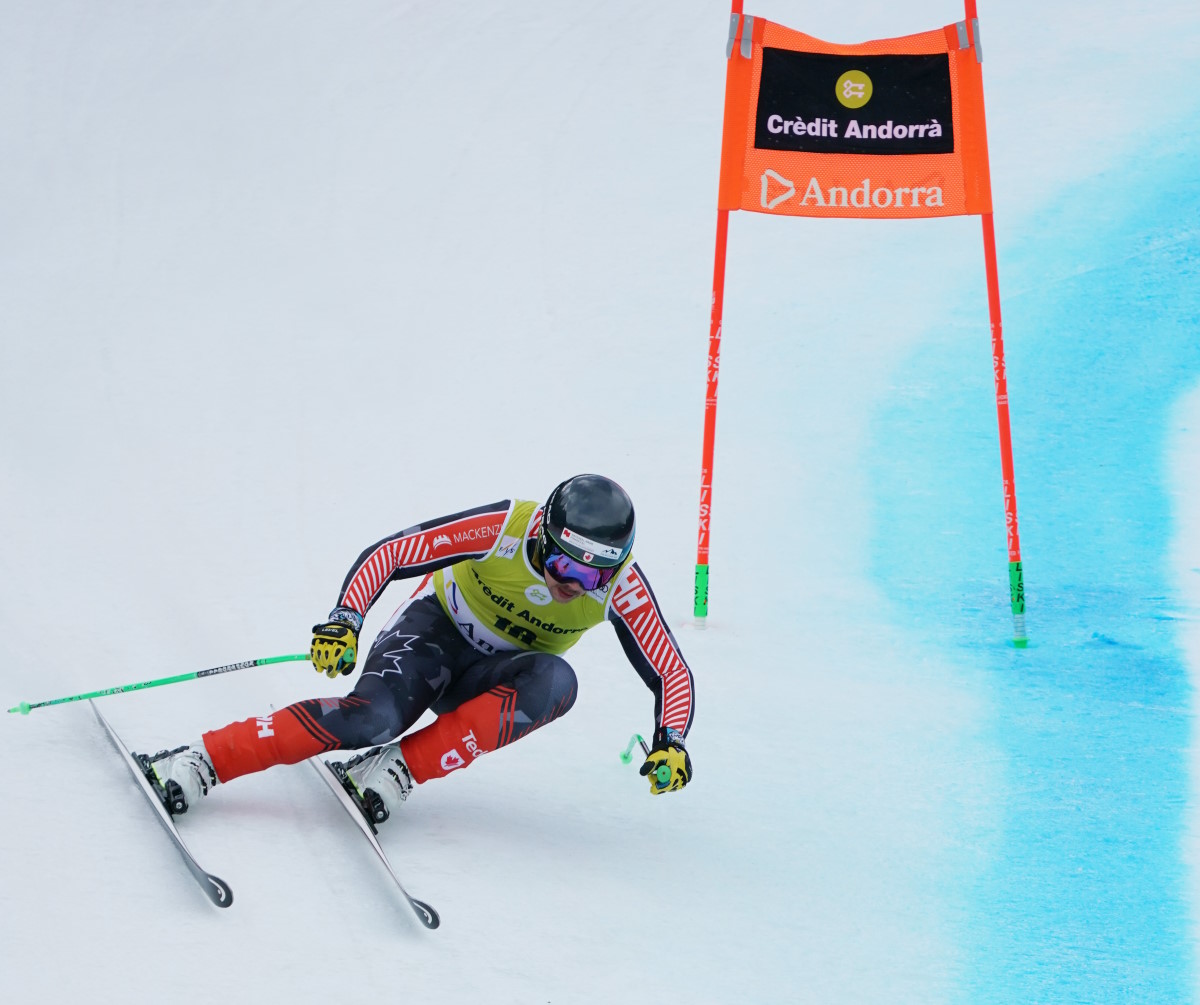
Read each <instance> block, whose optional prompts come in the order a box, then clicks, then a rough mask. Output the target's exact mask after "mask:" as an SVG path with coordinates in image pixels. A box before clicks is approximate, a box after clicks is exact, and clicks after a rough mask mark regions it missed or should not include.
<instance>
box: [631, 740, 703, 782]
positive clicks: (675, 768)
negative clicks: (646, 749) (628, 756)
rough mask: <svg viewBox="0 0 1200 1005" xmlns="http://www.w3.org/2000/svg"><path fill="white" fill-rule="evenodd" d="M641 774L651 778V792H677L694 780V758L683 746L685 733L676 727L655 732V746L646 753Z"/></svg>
mask: <svg viewBox="0 0 1200 1005" xmlns="http://www.w3.org/2000/svg"><path fill="white" fill-rule="evenodd" d="M640 774H641V775H643V776H648V777H649V779H650V794H651V795H653V796H657V795H659V794H660V793H663V792H675V791H677V790H679V789H682V788H683V787H684V786H685V785H687V783H688V782H690V781H691V780H692V759H691V758H690V757H688V752H687V751H686V750H685V749H684V746H683V734H682V733H680V732H679V731H678V730H675V729H660V730H659V731H658V732H657V733H655V734H654V746H653V748H651V750H650V753H649V754H647V755H646V762H645V763H644V764H643V765H642V769H641V771H640Z"/></svg>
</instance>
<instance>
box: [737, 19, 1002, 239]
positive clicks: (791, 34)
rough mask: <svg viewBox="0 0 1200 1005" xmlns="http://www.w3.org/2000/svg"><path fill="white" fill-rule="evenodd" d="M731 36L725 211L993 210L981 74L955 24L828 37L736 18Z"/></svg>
mask: <svg viewBox="0 0 1200 1005" xmlns="http://www.w3.org/2000/svg"><path fill="white" fill-rule="evenodd" d="M747 29H748V30H749V35H748V37H746V38H743V37H742V35H743V33H745V32H747ZM731 42H732V45H731V51H730V58H729V67H728V76H727V79H726V87H725V132H724V137H723V139H722V145H721V188H720V194H719V201H718V208H719V209H724V210H737V209H744V210H752V211H754V212H758V213H777V214H783V215H788V216H836V217H871V218H880V217H883V218H896V217H921V216H961V215H964V214H981V213H990V212H991V209H992V205H991V203H992V197H991V181H990V178H989V175H988V157H987V133H986V128H985V125H984V115H983V78H982V74H981V72H980V65H979V62H978V59H977V50H976V48H975V47H973V46H969V45H968V44H967V38H966V36H965V35H964V33H963V26H962V25H947V26H946V27H945V28H940V29H938V30H936V31H927V32H923V33H922V34H919V35H907V36H905V37H903V38H891V39H881V40H878V41H874V42H864V43H862V44H858V45H834V44H831V43H829V42H823V41H821V40H820V39H817V38H813V37H812V36H811V35H805V34H803V33H802V32H799V31H793V30H792V29H790V28H784V27H783V26H781V25H778V24H773V23H772V22H770V21H766V20H763V19H762V18H744V19H739V23H738V25H737V29H736V34H735V37H734V38H732V39H731Z"/></svg>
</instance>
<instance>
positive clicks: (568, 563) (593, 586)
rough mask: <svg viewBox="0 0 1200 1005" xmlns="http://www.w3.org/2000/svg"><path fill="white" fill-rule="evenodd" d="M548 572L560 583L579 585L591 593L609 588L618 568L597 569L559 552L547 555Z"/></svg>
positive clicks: (555, 551)
mask: <svg viewBox="0 0 1200 1005" xmlns="http://www.w3.org/2000/svg"><path fill="white" fill-rule="evenodd" d="M545 565H546V571H547V572H549V573H550V575H551V576H553V577H554V578H555V579H557V580H558V581H559V582H560V583H568V582H574V583H578V584H579V585H580V586H582V587H583V588H584V589H585V590H587V591H588V592H589V593H590V592H591V591H592V590H598V589H600V587H602V586H607V585H608V584H609V583H610V582H611V581H612V578H613V576H615V575H616V574H617V568H618V567H617V566H615V565H614V566H612V567H611V568H608V569H597V568H596V567H595V566H594V565H584V564H583V562H581V561H579V559H577V558H572V557H571V556H570V555H568V554H565V553H564V552H561V551H558V550H552V551H550V552H548V553H547V555H546V559H545Z"/></svg>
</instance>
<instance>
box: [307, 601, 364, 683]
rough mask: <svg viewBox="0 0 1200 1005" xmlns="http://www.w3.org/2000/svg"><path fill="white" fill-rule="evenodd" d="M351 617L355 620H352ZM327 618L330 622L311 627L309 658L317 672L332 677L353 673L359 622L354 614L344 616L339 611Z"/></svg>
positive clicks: (356, 656)
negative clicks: (311, 636)
mask: <svg viewBox="0 0 1200 1005" xmlns="http://www.w3.org/2000/svg"><path fill="white" fill-rule="evenodd" d="M351 615H353V616H354V618H355V619H356V620H353V621H352V620H351ZM329 617H330V620H329V621H324V622H322V623H321V624H319V625H313V630H312V631H313V638H312V647H311V648H310V649H309V656H310V657H311V658H312V664H313V666H314V667H315V668H316V670H317V673H323V674H325V676H326V677H331V678H332V677H337V676H338V675H339V674H349V673H353V672H354V663H355V661H356V660H357V659H358V630H359V629H360V628H361V627H362V619H361V618H360V617H358V614H357V612H356V611H346V612H345V613H343V612H342V611H340V610H335V611H334V612H333V613H332V614H330V615H329Z"/></svg>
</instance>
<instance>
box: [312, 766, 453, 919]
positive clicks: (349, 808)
mask: <svg viewBox="0 0 1200 1005" xmlns="http://www.w3.org/2000/svg"><path fill="white" fill-rule="evenodd" d="M308 763H309V764H311V765H312V769H313V771H315V772H316V773H317V774H318V775H320V776H321V779H322V781H324V782H325V784H326V785H328V786H329V790H330V791H331V792H332V793H333V794H334V795H335V796H337V798H338V802H340V803H341V804H342V808H343V809H344V810H345V811H346V812H347V813H349V814H350V816H351V818H352V819H353V820H354V822H355V823H356V824H358V828H359V830H361V831H362V832H363V836H364V837H365V838H366V839H367V840H368V841H369V842H370V843H371V847H372V848H374V849H375V854H376V855H378V856H379V861H380V862H382V863H383V867H384V868H385V869H386V870H387V872H388V875H389V876H391V877H392V882H393V883H395V884H396V889H398V890H399V891H400V892H401V893H402V894H403V895H404V899H405V900H407V901H408V906H409V907H411V908H412V909H413V913H414V914H415V915H416V916H417V920H419V921H420V922H421V924H422V925H424V926H425V927H426V928H437V927H438V925H440V924H441V923H442V919H441V918H439V917H438V913H437V911H435V910H434V909H433V908H432V907H430V906H429V905H428V904H426V903H425V902H424V901H421V900H417V899H416V898H415V897H413V896H412V895H411V894H409V892H408V891H407V890H406V889H404V884H403V883H401V882H400V877H399V876H397V875H396V872H395V870H394V869H393V868H392V863H391V862H389V861H388V857H387V853H386V852H384V850H383V846H382V845H380V843H379V839H378V838H377V837H376V835H377V834H378V833H379V832H378V831H377V830H376V829H375V825H374V824H373V823H371V821H369V820H368V819H367V818H366V816H365V815H364V814H363V812H362V810H360V809H359V808H358V803H356V802H355V801H354V797H353V796H351V795H350V793H349V792H347V791H346V783H345V781H344V778H345V774H344V772H340V769H341V765H340V764H339V765H334V764H330V762H329V761H322V760H321V759H320V758H319V757H313V758H310V759H309V762H308Z"/></svg>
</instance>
